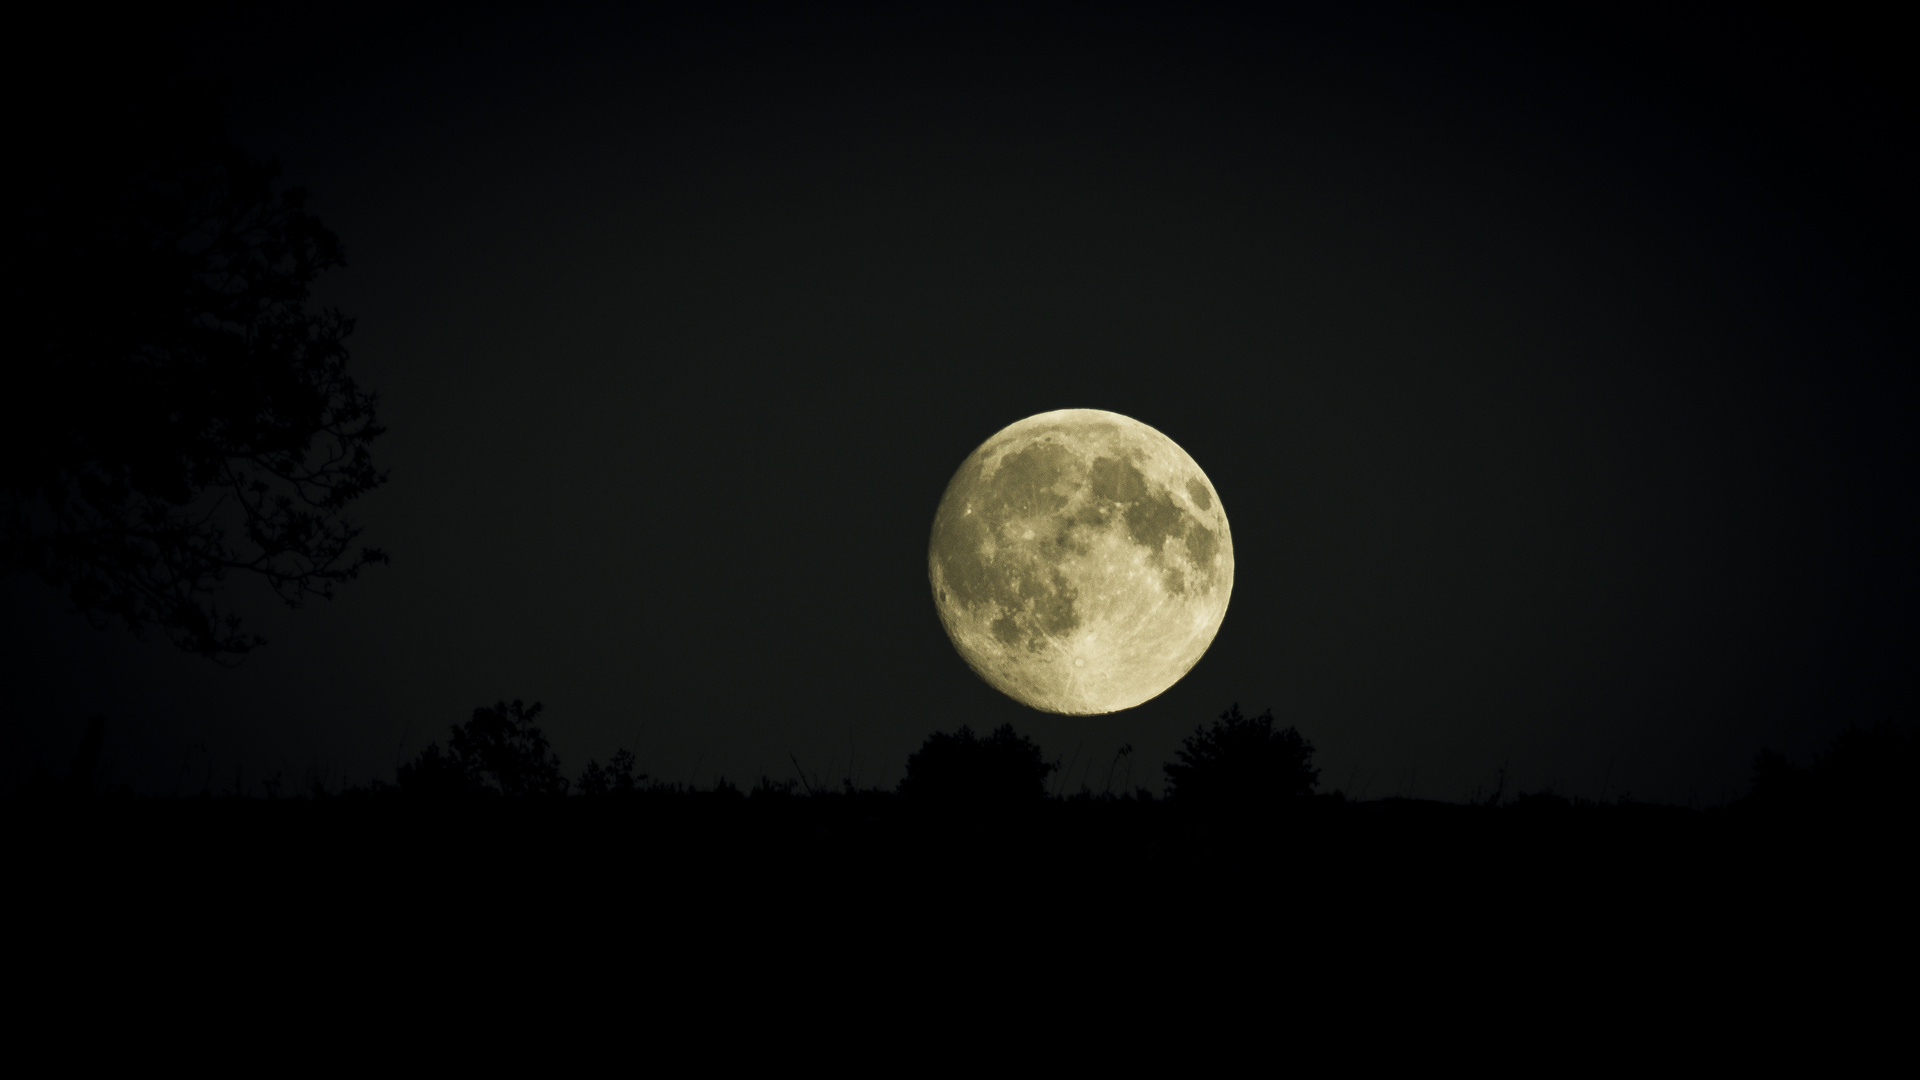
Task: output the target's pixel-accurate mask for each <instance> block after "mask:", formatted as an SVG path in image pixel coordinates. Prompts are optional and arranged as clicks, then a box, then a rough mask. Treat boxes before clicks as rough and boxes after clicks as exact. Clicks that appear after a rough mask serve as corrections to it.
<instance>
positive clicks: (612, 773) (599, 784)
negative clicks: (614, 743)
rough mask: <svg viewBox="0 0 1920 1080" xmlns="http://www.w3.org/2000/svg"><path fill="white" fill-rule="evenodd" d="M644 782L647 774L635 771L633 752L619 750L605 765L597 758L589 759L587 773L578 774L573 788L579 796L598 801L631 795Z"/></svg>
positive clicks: (639, 788)
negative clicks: (611, 796)
mask: <svg viewBox="0 0 1920 1080" xmlns="http://www.w3.org/2000/svg"><path fill="white" fill-rule="evenodd" d="M646 782H647V774H646V773H643V772H636V771H635V763H634V758H633V751H631V750H620V751H617V752H615V754H614V755H613V760H612V761H611V762H609V763H607V764H606V765H602V764H600V761H599V759H597V758H589V759H588V760H587V771H586V772H583V773H581V774H580V779H579V780H578V781H577V782H576V783H575V785H574V786H575V787H577V788H578V789H579V791H580V794H582V795H585V796H587V797H589V798H595V799H599V798H605V797H607V796H609V795H632V794H634V793H635V792H638V791H640V790H641V788H642V785H644V784H645V783H646Z"/></svg>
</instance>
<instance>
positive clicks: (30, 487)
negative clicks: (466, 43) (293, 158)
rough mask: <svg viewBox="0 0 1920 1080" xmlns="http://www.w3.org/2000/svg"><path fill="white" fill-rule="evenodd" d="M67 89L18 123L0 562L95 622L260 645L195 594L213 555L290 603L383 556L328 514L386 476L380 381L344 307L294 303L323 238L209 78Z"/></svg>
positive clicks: (236, 647) (224, 569) (205, 643)
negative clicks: (375, 451)
mask: <svg viewBox="0 0 1920 1080" xmlns="http://www.w3.org/2000/svg"><path fill="white" fill-rule="evenodd" d="M88 85H92V84H88ZM64 92H65V90H64V89H63V93H64ZM72 93H73V96H74V98H75V100H74V101H72V102H69V103H68V104H70V105H71V106H72V107H71V108H65V109H58V110H40V109H27V110H24V113H25V115H24V117H23V119H22V130H21V131H20V132H18V133H17V137H18V138H19V139H20V143H19V144H16V148H17V149H19V150H21V151H22V152H21V153H18V154H17V155H16V158H17V161H18V164H19V168H17V169H15V170H14V174H15V175H14V179H15V180H16V182H19V183H21V184H22V186H23V187H24V188H25V191H24V195H23V196H20V197H17V198H16V202H15V205H16V214H17V217H16V222H15V229H14V243H15V244H16V249H15V250H16V258H17V260H18V263H19V265H20V267H22V268H23V271H22V272H21V273H18V274H16V275H15V279H14V286H13V288H14V290H15V293H14V297H15V302H16V303H18V304H19V305H20V310H19V311H17V312H16V313H15V316H16V317H15V318H14V319H13V321H12V322H13V326H14V327H15V332H16V333H17V334H19V335H21V336H22V337H23V338H24V340H22V341H18V342H17V343H16V344H17V346H18V350H19V351H18V352H17V353H16V355H15V359H16V363H15V365H13V367H14V369H15V372H16V374H14V375H13V376H11V377H10V378H9V380H8V381H9V383H11V384H12V385H11V386H10V387H9V392H8V393H6V394H4V395H0V401H4V403H5V404H4V405H0V492H3V493H4V494H3V495H0V571H25V572H28V573H31V574H34V575H37V576H39V577H40V578H42V579H43V580H45V581H47V582H48V583H49V584H51V585H53V586H54V587H56V588H59V589H62V590H64V591H65V592H66V594H67V595H68V596H69V597H70V598H71V599H72V601H73V603H74V604H75V606H76V607H78V608H79V609H80V611H82V612H83V613H85V614H86V615H87V616H88V617H89V618H90V619H93V620H94V621H95V622H96V623H100V622H102V621H111V620H113V619H118V620H119V621H121V622H122V623H124V624H125V625H126V626H127V627H128V628H129V629H131V630H133V631H135V632H136V633H138V632H140V631H141V630H143V629H144V628H145V627H148V626H151V625H157V626H159V627H161V628H162V629H163V630H164V632H165V633H166V635H167V636H168V637H169V638H170V639H171V640H172V641H173V642H175V643H176V644H177V645H179V646H180V647H181V648H183V649H186V650H188V651H190V652H194V653H199V654H201V655H204V656H208V657H212V658H223V657H230V656H237V655H239V654H244V653H246V652H247V651H249V650H251V649H253V648H255V647H256V646H258V645H260V644H261V643H262V639H261V638H260V637H259V636H258V635H257V634H253V633H249V632H247V631H244V630H242V629H241V626H240V620H239V618H238V617H237V616H235V615H232V614H229V613H223V612H222V611H221V610H220V609H219V608H217V607H216V606H215V603H214V599H213V595H214V589H215V586H216V585H217V584H218V583H219V582H221V581H222V580H223V579H224V578H225V577H226V575H227V574H228V573H229V572H230V571H234V570H241V571H247V572H250V573H253V574H257V575H259V576H260V577H261V578H263V579H264V580H265V581H266V582H267V584H268V585H270V586H271V587H272V589H273V590H274V591H275V592H276V593H277V594H278V595H279V596H280V598H281V599H282V600H284V601H285V602H286V603H288V604H289V605H290V606H297V605H298V604H299V603H300V602H301V601H302V600H304V599H306V598H308V597H311V596H321V597H327V596H331V595H332V589H333V587H334V586H335V585H337V584H339V583H340V582H343V581H347V580H350V579H352V578H353V577H355V576H356V575H357V574H358V572H359V571H360V569H361V568H363V567H365V566H367V565H370V564H373V563H381V562H385V561H386V556H385V554H383V553H382V552H380V551H379V550H377V549H374V548H365V547H363V548H360V549H359V550H357V551H355V550H353V549H354V542H355V540H356V538H357V537H358V535H359V532H360V530H359V529H358V528H356V527H355V526H353V525H352V524H351V523H350V522H348V521H347V520H345V519H344V518H343V517H342V516H341V513H342V510H343V509H344V508H345V507H346V505H347V504H348V503H350V502H352V501H353V500H354V499H355V498H357V497H359V496H360V495H362V494H364V493H366V492H367V491H369V490H371V489H372V488H374V487H376V486H378V485H379V484H381V483H382V482H384V481H385V479H386V476H385V474H384V473H382V472H380V471H378V470H377V469H375V468H374V465H373V462H372V459H371V457H370V456H369V453H368V445H369V444H370V443H371V442H372V440H373V439H374V438H375V437H376V436H378V435H379V434H380V433H381V428H380V426H379V424H378V423H377V422H376V419H375V414H374V406H375V403H376V400H375V395H374V394H373V393H372V392H370V391H367V390H364V389H362V388H361V387H360V386H359V385H358V384H356V383H355V382H354V380H353V378H352V377H351V376H349V375H348V374H347V373H346V362H347V347H346V338H347V335H348V334H349V333H350V332H351V330H352V328H353V323H352V320H350V319H348V318H347V317H346V316H344V315H342V314H341V313H340V312H339V311H337V310H334V309H331V308H326V309H320V310H313V309H311V307H310V305H309V302H308V301H309V289H310V286H311V285H312V283H313V282H314V280H315V278H316V277H318V276H319V275H320V274H321V273H323V272H324V271H326V270H328V269H329V268H332V267H335V266H339V265H341V264H342V262H343V258H342V254H341V248H340V243H339V240H338V239H337V238H336V237H335V236H334V234H333V233H332V232H330V231H328V230H327V229H326V227H324V226H323V225H322V224H321V223H320V221H319V219H318V218H316V217H315V216H314V215H313V214H312V213H310V212H309V211H308V210H307V209H306V195H305V193H304V192H303V191H301V190H299V189H297V188H287V189H278V188H277V187H276V182H275V181H276V176H277V172H278V170H277V167H276V166H275V165H274V164H273V163H272V162H262V161H256V160H254V159H252V158H250V157H249V156H248V155H247V154H246V153H245V152H244V151H242V150H241V149H240V148H238V147H237V146H235V145H234V144H233V143H232V142H231V141H230V140H229V139H228V137H227V135H226V132H225V129H224V126H223V124H222V122H221V120H220V116H219V109H218V99H217V96H216V95H215V94H214V93H213V92H212V91H210V90H209V89H207V88H205V87H200V86H196V85H193V84H191V83H189V82H187V81H185V80H182V79H178V78H153V79H135V78H122V79H117V80H111V81H108V82H105V83H103V84H101V85H100V86H99V87H95V88H94V89H92V90H91V91H89V90H88V89H87V88H86V87H85V86H82V85H81V84H80V81H79V80H76V82H75V85H74V87H73V88H72ZM43 113H44V115H42V114H43ZM23 383H24V385H23Z"/></svg>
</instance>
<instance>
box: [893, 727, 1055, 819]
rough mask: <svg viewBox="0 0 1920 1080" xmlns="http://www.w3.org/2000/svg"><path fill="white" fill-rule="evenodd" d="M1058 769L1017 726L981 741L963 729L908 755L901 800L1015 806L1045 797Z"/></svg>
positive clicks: (940, 734)
mask: <svg viewBox="0 0 1920 1080" xmlns="http://www.w3.org/2000/svg"><path fill="white" fill-rule="evenodd" d="M1059 767H1060V766H1059V765H1058V764H1057V763H1055V762H1049V761H1047V760H1046V759H1045V758H1043V757H1042V756H1041V754H1040V747H1039V746H1038V745H1037V744H1036V743H1034V741H1033V740H1032V739H1029V738H1027V737H1026V736H1025V735H1017V734H1015V733H1014V730H1013V725H1011V724H1002V725H1001V726H1000V727H999V728H998V729H996V730H995V731H994V733H993V734H991V735H989V736H987V737H986V738H984V739H982V738H979V737H977V736H975V735H974V733H973V729H971V728H967V727H962V728H961V729H960V730H959V731H957V732H955V733H953V734H952V735H948V734H946V733H945V732H939V731H936V732H934V733H933V734H932V735H929V736H927V741H926V742H925V743H923V744H922V745H921V747H920V749H919V750H918V751H917V752H915V753H912V754H909V755H907V777H906V779H904V780H902V781H901V782H900V794H901V795H903V796H906V797H909V798H914V799H926V800H930V801H940V802H968V803H982V802H985V803H1013V802H1022V801H1027V800H1036V799H1042V798H1045V797H1046V794H1047V777H1048V776H1049V775H1051V774H1052V773H1053V771H1054V770H1055V769H1058V768H1059Z"/></svg>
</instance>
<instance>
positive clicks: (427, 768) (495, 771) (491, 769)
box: [398, 700, 567, 797]
mask: <svg viewBox="0 0 1920 1080" xmlns="http://www.w3.org/2000/svg"><path fill="white" fill-rule="evenodd" d="M540 710H541V705H540V703H539V702H537V701H536V702H534V703H533V704H532V705H531V706H528V705H525V704H523V703H521V702H520V701H517V700H516V701H514V702H513V703H512V704H508V703H507V702H504V701H502V702H498V703H497V704H495V705H494V706H493V707H492V708H490V709H489V708H486V707H484V706H482V707H480V708H477V709H475V710H473V717H472V719H469V720H468V721H467V722H466V723H465V724H461V725H459V726H457V727H455V728H454V729H453V732H452V737H451V738H449V739H448V740H447V747H448V748H447V749H446V750H445V751H442V750H441V749H440V745H439V744H438V743H433V744H431V745H429V746H428V747H427V748H426V749H425V750H423V751H421V752H420V756H419V757H417V758H415V759H414V760H413V761H411V762H409V763H407V764H405V765H402V766H400V769H399V776H398V780H399V784H400V790H402V791H405V792H407V793H408V794H412V795H425V796H434V797H460V796H475V795H480V796H485V795H515V796H530V795H564V794H566V793H567V779H566V777H564V776H562V775H560V758H559V757H558V756H557V755H555V754H554V753H553V752H552V750H551V748H550V747H549V746H548V745H547V736H546V734H545V733H544V732H542V731H541V730H540V727H539V725H538V724H536V723H534V720H535V719H536V718H537V717H539V715H540Z"/></svg>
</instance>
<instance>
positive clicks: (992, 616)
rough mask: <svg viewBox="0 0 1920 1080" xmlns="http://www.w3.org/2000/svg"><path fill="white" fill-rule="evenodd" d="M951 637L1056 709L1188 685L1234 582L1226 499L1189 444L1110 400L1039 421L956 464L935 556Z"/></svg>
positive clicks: (1127, 700)
mask: <svg viewBox="0 0 1920 1080" xmlns="http://www.w3.org/2000/svg"><path fill="white" fill-rule="evenodd" d="M927 576H928V578H930V579H931V580H932V583H933V602H934V605H935V606H936V607H938V608H939V609H940V621H941V622H942V623H944V624H945V625H946V628H947V636H948V637H950V638H952V639H953V645H954V648H956V649H959V650H960V655H961V656H963V657H965V658H966V660H967V663H969V664H971V665H973V670H975V671H977V672H979V673H980V677H981V678H983V679H985V680H987V682H989V683H991V684H993V685H994V686H995V687H997V688H999V689H1000V690H1002V691H1004V692H1005V693H1006V694H1008V695H1009V696H1011V697H1014V698H1016V699H1018V700H1020V701H1023V702H1026V703H1027V704H1028V705H1031V706H1033V707H1034V708H1036V709H1044V710H1046V711H1047V712H1056V713H1073V714H1078V715H1088V714H1092V713H1108V712H1114V711H1116V710H1119V709H1126V708H1131V707H1132V706H1135V705H1138V704H1140V703H1141V702H1143V701H1146V700H1147V699H1149V698H1152V697H1154V696H1155V695H1157V694H1159V693H1160V692H1161V691H1163V690H1165V689H1166V688H1167V687H1169V686H1172V685H1173V684H1174V683H1176V682H1178V681H1180V677H1181V676H1182V675H1185V674H1186V673H1187V671H1188V670H1189V669H1191V668H1192V667H1193V665H1194V664H1195V663H1197V662H1199V660H1200V655H1201V654H1202V653H1204V652H1206V651H1207V646H1208V645H1209V644H1211V643H1212V642H1213V635H1214V633H1215V632H1216V631H1218V630H1219V629H1220V620H1221V619H1222V618H1224V617H1225V616H1226V614H1227V597H1228V596H1229V595H1230V594H1231V593H1232V592H1233V537H1232V535H1231V534H1230V533H1229V532H1228V531H1227V515H1226V511H1225V510H1224V509H1222V508H1221V506H1220V496H1219V494H1218V493H1216V492H1215V491H1214V490H1213V484H1212V483H1211V482H1209V481H1208V480H1207V474H1206V473H1203V472H1201V471H1200V466H1198V465H1196V464H1194V462H1193V459H1192V458H1190V457H1188V456H1187V452H1186V451H1185V450H1182V449H1180V447H1179V446H1177V445H1175V444H1174V441H1173V440H1172V439H1169V438H1167V437H1166V436H1165V435H1162V434H1160V433H1159V432H1158V431H1155V430H1154V429H1152V428H1150V427H1148V426H1147V425H1145V424H1143V423H1141V422H1139V421H1138V420H1132V419H1129V418H1127V417H1124V416H1121V415H1120V414H1119V413H1110V412H1102V411H1100V410H1098V409H1061V410H1059V411H1057V412H1049V413H1041V414H1040V415H1038V416H1030V417H1028V418H1026V419H1025V420H1022V421H1020V422H1019V423H1017V424H1013V425H1011V426H1009V427H1007V428H1004V429H1002V430H1001V431H1000V433H999V434H997V435H995V436H994V437H993V438H991V439H988V440H987V441H986V442H984V443H982V444H980V448H979V449H977V450H975V451H974V452H973V453H972V455H970V456H969V457H968V458H967V460H966V461H965V462H964V463H962V464H961V466H960V471H959V472H957V473H954V474H953V481H952V482H951V483H949V484H948V485H947V493H946V495H944V496H943V497H942V498H941V499H940V510H939V512H938V513H936V514H935V515H934V518H933V540H932V543H931V544H929V545H928V550H927Z"/></svg>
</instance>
